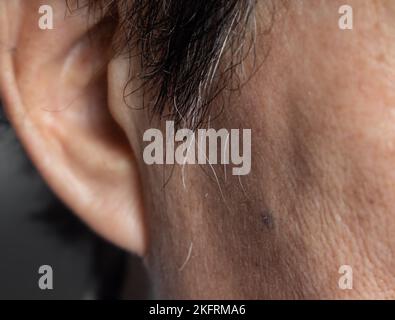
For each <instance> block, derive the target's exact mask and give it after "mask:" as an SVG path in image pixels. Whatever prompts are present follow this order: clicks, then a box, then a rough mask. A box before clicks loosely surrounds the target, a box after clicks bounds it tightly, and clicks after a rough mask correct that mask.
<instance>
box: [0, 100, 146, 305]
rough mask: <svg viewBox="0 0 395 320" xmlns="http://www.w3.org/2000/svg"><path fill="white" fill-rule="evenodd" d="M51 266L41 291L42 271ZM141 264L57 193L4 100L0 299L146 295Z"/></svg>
mask: <svg viewBox="0 0 395 320" xmlns="http://www.w3.org/2000/svg"><path fill="white" fill-rule="evenodd" d="M42 265H50V266H51V267H52V269H53V285H54V288H53V290H41V289H40V288H39V286H38V280H39V278H40V277H41V275H40V274H39V273H38V269H39V267H40V266H42ZM145 277H146V276H145V274H144V270H143V268H142V266H141V262H140V261H139V260H138V259H137V258H134V257H130V256H129V255H128V254H126V253H125V252H123V251H121V250H119V249H117V248H115V247H114V246H112V245H110V244H109V243H107V242H105V241H103V240H102V239H100V238H99V237H97V236H96V235H94V234H93V233H92V232H91V231H90V230H89V229H88V228H87V227H85V226H84V225H83V224H82V223H81V222H80V221H79V220H78V219H77V218H76V217H75V216H74V215H73V214H72V213H71V212H69V210H68V209H67V208H65V206H64V205H63V204H62V203H61V202H60V201H59V200H58V199H57V198H56V197H55V196H54V195H53V193H52V192H51V191H50V190H49V188H48V187H47V186H46V184H45V182H44V181H43V180H42V178H41V177H40V176H39V174H38V173H37V171H36V170H35V169H34V167H33V165H32V164H31V162H30V161H29V159H28V158H27V156H26V154H25V152H24V150H23V148H22V146H21V144H20V143H19V142H18V140H17V138H16V136H15V133H14V131H13V129H12V128H11V126H10V124H9V122H8V121H7V119H6V116H5V114H4V112H3V109H2V107H1V103H0V299H117V298H131V299H133V298H145V297H146V295H147V293H146V289H145V288H146V283H145V282H146V279H145Z"/></svg>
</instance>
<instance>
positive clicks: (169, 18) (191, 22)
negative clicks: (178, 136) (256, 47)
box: [78, 0, 257, 128]
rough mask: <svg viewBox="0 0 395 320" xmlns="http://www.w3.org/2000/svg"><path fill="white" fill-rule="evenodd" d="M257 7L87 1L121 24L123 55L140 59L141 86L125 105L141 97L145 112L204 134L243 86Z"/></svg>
mask: <svg viewBox="0 0 395 320" xmlns="http://www.w3.org/2000/svg"><path fill="white" fill-rule="evenodd" d="M256 1H257V0H86V3H85V4H86V5H88V6H89V8H90V10H91V11H93V12H98V11H99V12H101V14H102V15H105V16H107V17H110V18H112V19H116V24H117V31H116V32H115V36H114V45H115V48H116V53H117V54H119V55H126V56H127V57H129V58H130V59H138V60H137V61H138V63H139V72H138V75H137V77H138V78H139V80H140V81H139V83H141V86H139V87H138V88H137V89H136V88H131V83H132V82H133V79H132V78H131V79H130V81H129V82H128V84H127V85H126V88H125V92H124V95H125V101H126V100H127V99H126V98H127V96H128V95H130V94H133V93H135V92H136V91H137V90H142V92H143V97H144V99H143V100H144V106H142V107H148V108H150V110H152V114H153V115H158V116H160V117H161V118H164V117H165V118H167V119H168V118H171V119H172V120H174V121H175V123H176V125H177V126H188V127H192V128H197V127H198V126H199V125H201V123H202V121H204V119H206V118H207V115H208V113H209V106H211V105H213V102H214V100H218V99H217V98H219V97H220V96H223V95H222V93H223V92H224V91H231V90H232V89H233V88H235V87H236V88H237V87H238V86H239V85H240V79H239V77H238V75H237V70H236V69H237V66H239V65H241V63H242V62H243V60H244V58H245V57H246V56H247V54H248V53H249V52H250V51H251V48H252V46H253V38H254V35H253V31H254V28H253V24H254V8H255V6H256ZM78 2H79V1H78ZM215 105H216V108H219V109H221V107H223V105H222V104H221V103H216V104H215ZM219 111H220V110H216V111H215V113H216V114H218V113H219Z"/></svg>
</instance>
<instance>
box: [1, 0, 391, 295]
mask: <svg viewBox="0 0 395 320" xmlns="http://www.w3.org/2000/svg"><path fill="white" fill-rule="evenodd" d="M7 1H9V0H0V3H1V6H0V10H11V8H9V7H8V8H7V6H5V5H4V3H5V2H7ZM54 2H58V1H54ZM342 4H344V3H343V2H342V1H339V0H327V1H324V0H322V1H315V0H300V1H291V2H290V3H288V4H287V5H285V7H283V6H279V8H278V11H277V13H276V17H275V21H274V23H273V25H272V30H271V32H270V34H267V35H264V32H263V31H264V29H265V28H266V27H265V23H264V22H265V21H267V17H266V15H265V10H264V8H262V6H260V7H258V8H257V40H256V51H257V55H258V58H261V59H263V56H264V55H265V54H264V53H265V52H267V48H268V47H269V46H270V51H269V54H268V56H267V57H266V59H265V62H264V63H263V64H262V66H261V67H260V68H259V70H258V71H257V73H256V74H255V75H254V77H253V78H252V80H251V81H249V82H248V83H247V84H246V86H245V87H244V88H243V89H242V91H241V92H240V93H239V94H235V96H234V97H233V98H232V99H231V100H230V101H231V104H230V105H228V106H227V107H226V110H225V111H224V113H223V114H222V115H221V116H220V117H219V118H217V119H216V120H214V121H213V122H212V123H211V125H212V126H213V127H217V128H220V127H225V128H250V129H252V171H251V173H250V175H248V176H246V177H240V179H239V178H238V177H235V176H232V175H231V174H230V169H228V170H226V171H225V170H224V168H223V167H222V166H214V167H213V170H215V173H216V175H217V177H218V181H217V180H216V179H215V178H214V177H215V176H214V172H213V170H212V169H211V168H210V167H208V166H205V167H203V168H201V167H198V166H189V167H188V166H186V167H185V169H184V170H182V167H181V166H176V167H175V168H174V171H172V169H171V167H166V170H165V171H164V170H163V167H160V166H158V167H152V166H146V165H145V164H144V163H143V161H142V159H141V154H142V150H143V147H144V144H143V142H142V133H143V132H144V130H146V129H148V128H150V127H152V126H153V124H152V123H150V122H149V119H150V118H149V116H148V115H147V113H146V112H144V111H141V110H134V109H131V108H128V107H126V106H125V104H124V101H123V96H122V90H123V87H124V83H125V80H126V79H127V70H128V63H129V62H128V61H125V60H124V59H120V58H118V59H113V60H112V61H111V62H110V64H109V66H108V70H107V79H108V87H107V89H106V90H108V108H109V110H110V113H111V115H112V116H113V118H114V119H115V121H114V123H111V125H114V126H115V125H116V126H118V127H119V128H120V129H121V131H123V132H124V133H125V135H126V136H127V137H128V142H129V143H128V148H130V150H132V151H133V154H134V158H133V159H132V160H125V163H129V162H128V161H130V162H133V168H134V169H133V170H135V171H133V172H134V174H132V175H131V176H132V178H133V179H135V181H137V182H135V184H136V185H137V186H138V187H135V185H134V186H129V187H128V188H127V189H125V190H128V191H130V192H134V193H135V192H136V188H137V189H138V190H139V193H141V195H140V194H139V195H138V197H139V199H140V197H141V199H143V200H141V205H139V206H138V207H139V208H140V207H144V209H141V210H140V209H138V210H137V209H133V210H135V211H138V212H139V213H138V215H139V216H140V215H142V216H144V218H143V219H142V220H143V223H141V224H137V227H136V226H134V228H135V229H133V230H134V231H133V232H134V233H133V234H134V235H141V236H139V238H138V237H137V236H135V238H134V240H133V241H135V242H138V245H135V246H132V245H130V246H129V244H126V245H124V242H122V241H118V240H119V239H118V238H117V237H118V235H119V234H120V232H118V234H117V236H114V234H116V233H117V231H116V230H114V228H113V229H111V230H107V229H106V226H103V225H107V224H108V221H112V220H111V219H112V218H109V219H110V220H107V221H103V219H101V220H100V219H98V218H95V217H94V216H93V215H92V214H91V213H90V212H89V210H88V209H86V208H87V207H86V206H84V205H83V204H82V201H80V200H79V198H84V192H85V191H84V190H85V189H84V188H83V187H81V189H80V192H79V193H78V195H77V196H75V195H74V196H73V197H72V196H70V191H68V190H64V187H63V182H62V179H61V178H60V177H61V176H62V175H61V174H57V172H58V173H59V172H60V173H63V172H64V169H63V166H62V164H59V166H53V168H50V169H49V168H47V167H45V165H44V164H42V161H43V160H42V159H40V157H39V155H38V154H39V151H40V150H41V147H40V144H39V143H36V142H35V141H36V140H34V139H40V135H39V134H38V135H36V136H37V137H36V138H30V137H29V134H30V133H29V134H28V133H27V132H25V131H24V130H23V126H24V125H23V124H22V122H21V121H20V120H19V121H18V119H20V117H21V116H20V115H19V116H18V114H24V113H23V112H24V111H23V110H24V107H23V105H24V104H26V105H27V103H26V102H25V103H24V102H18V103H17V102H15V100H13V99H12V98H10V97H9V98H8V100H7V101H8V104H7V108H8V113H9V114H11V117H10V118H11V120H12V122H13V123H14V126H15V127H17V131H18V132H19V134H20V137H21V139H22V140H23V141H24V143H25V145H26V146H27V148H28V149H29V152H30V154H31V155H32V158H33V159H34V160H35V162H36V164H37V166H38V167H39V168H40V170H41V171H42V173H43V175H44V176H45V177H46V178H47V180H48V182H49V183H50V185H52V186H53V188H54V189H55V190H56V191H57V192H58V194H59V195H60V196H61V197H62V198H63V199H64V200H65V201H66V203H68V204H69V206H71V207H72V208H73V209H74V210H75V211H76V213H77V214H78V215H79V216H81V217H82V218H83V219H84V220H86V221H87V222H88V223H89V224H91V225H93V228H94V229H95V230H97V231H98V232H100V233H101V234H104V235H105V236H106V237H107V238H109V239H111V240H113V241H114V242H117V243H119V242H122V243H121V245H123V246H125V247H128V248H130V250H133V251H136V252H138V253H140V254H141V255H143V256H144V258H145V262H146V265H147V269H148V271H149V272H150V274H151V277H152V282H153V287H154V289H155V292H156V293H157V295H158V296H160V297H165V298H313V299H321V298H357V299H359V298H395V258H394V253H395V238H394V234H395V125H394V123H395V22H394V21H395V2H394V1H391V0H388V1H386V0H381V1H380V0H377V1H371V0H350V1H348V4H349V5H351V6H352V7H353V9H354V29H353V30H352V31H351V30H347V31H342V30H340V29H339V28H338V19H339V13H338V8H339V7H340V6H341V5H342ZM22 7H23V5H22ZM12 10H15V11H18V10H23V8H18V9H15V8H14V9H12ZM1 17H2V18H1V21H0V29H1V28H3V25H4V24H5V23H7V22H6V19H5V17H4V15H1ZM24 23H26V20H25V22H24ZM22 24H23V23H22ZM65 26H66V29H65V30H67V26H68V25H67V23H66V24H65ZM64 32H65V33H67V31H64ZM32 33H34V32H32ZM36 33H37V32H36ZM34 36H35V35H34V34H33V35H32V38H34ZM2 37H3V38H2V39H1V40H2V43H5V42H6V43H10V41H11V40H10V39H11V38H12V35H11V36H8V38H7V39H5V36H4V33H3V35H2ZM15 41H16V40H15ZM19 41H22V40H19ZM42 41H43V42H42V46H43V47H45V46H48V47H51V44H50V43H49V42H48V43H47V42H45V41H44V40H42ZM53 41H55V40H53ZM27 47H28V44H26V48H27ZM43 47H41V49H42V48H43ZM21 48H22V49H21V51H23V46H21ZM59 50H60V49H59ZM29 52H30V53H29V54H30V55H32V56H34V55H35V54H37V55H38V54H39V53H38V52H39V51H38V50H37V52H36V51H34V50H33V51H29ZM1 55H2V57H1V60H0V62H1V66H2V68H1V69H0V70H1V71H0V73H1V72H4V70H9V68H10V64H9V63H7V61H9V60H7V59H8V58H7V59H6V58H5V56H7V55H8V57H9V56H11V57H13V58H12V59H13V61H14V63H15V64H16V66H17V67H16V68H17V70H18V72H16V73H15V74H16V76H15V78H16V79H17V81H16V82H17V83H18V79H19V87H18V86H17V85H15V84H14V85H13V84H12V83H11V84H10V81H7V79H5V78H6V77H4V76H3V77H2V82H1V88H2V92H3V94H4V95H7V94H5V93H4V92H9V90H10V88H14V87H18V88H19V89H18V90H19V92H20V95H21V96H22V97H24V99H25V100H24V101H28V100H29V101H31V103H30V104H29V105H34V104H35V103H34V101H35V100H36V101H37V100H40V98H37V97H38V95H39V94H40V90H41V89H39V88H37V83H35V82H34V81H32V79H34V77H35V74H34V72H33V71H31V70H26V69H28V68H24V67H23V66H24V64H26V63H27V62H26V60H24V59H23V52H18V53H9V52H8V51H2V52H1ZM35 60H38V58H37V59H35V58H33V59H31V60H30V67H29V68H32V69H33V70H35V69H34V63H35ZM132 63H133V62H132ZM136 63H137V62H136ZM245 63H246V66H247V67H246V68H247V69H249V67H248V66H251V63H249V60H248V61H246V62H245ZM55 66H56V64H54V65H50V66H48V67H47V69H51V68H55ZM29 72H30V73H29ZM76 72H77V71H76ZM77 74H78V73H77ZM46 77H49V78H51V77H52V78H51V79H53V73H51V72H50V71H48V72H43V74H42V79H44V80H43V83H46V80H45V79H46ZM20 79H23V81H22V80H20ZM29 80H30V81H29ZM48 82H50V81H49V80H48ZM20 83H23V85H21V84H20ZM60 88H63V87H62V86H61V87H60ZM7 90H8V91H7ZM65 90H66V89H65ZM32 92H34V93H32ZM42 97H45V96H44V95H43V96H42ZM42 97H41V98H42ZM63 98H64V99H66V96H63ZM63 98H62V99H63ZM42 99H44V98H42ZM129 99H130V101H129V102H130V103H131V104H136V105H138V104H139V103H140V102H141V97H140V96H138V95H135V96H131V97H129ZM83 106H84V103H83V102H81V107H83ZM213 107H215V106H213ZM13 110H14V111H13ZM15 110H18V112H16V111H15ZM67 112H70V114H73V113H72V111H66V113H67ZM33 113H34V114H35V115H36V116H34V117H32V118H34V119H39V118H40V117H41V116H40V115H41V114H42V113H43V111H42V110H41V111H40V110H39V111H36V112H33ZM60 117H62V116H61V115H59V114H58V113H57V114H56V115H52V116H51V117H50V119H47V120H46V121H42V120H37V121H38V122H39V123H40V125H42V126H48V123H52V126H51V125H49V127H50V128H53V123H55V122H53V121H52V120H54V119H55V120H56V121H57V122H56V123H57V125H59V126H63V125H64V126H65V128H69V127H67V126H70V122H72V121H73V120H70V119H74V118H73V117H67V119H68V120H67V121H63V120H62V119H63V118H62V119H59V118H60ZM34 119H33V120H31V121H32V122H33V123H34V121H36V120H34ZM55 120H54V121H55ZM87 122H88V120H86V119H85V120H84V121H82V122H77V124H76V123H73V128H78V126H79V125H86V123H87ZM106 123H107V122H106ZM40 125H38V127H40ZM159 125H161V124H160V123H158V122H156V123H155V126H159ZM21 127H22V128H21ZM18 128H19V130H18ZM46 128H47V127H46ZM68 132H69V131H67V130H65V129H64V130H63V131H62V134H59V136H61V138H62V139H67V135H68ZM82 132H83V133H82V134H84V132H85V131H82ZM88 133H89V132H88ZM88 133H87V134H88ZM55 136H56V135H55ZM64 136H66V138H65V137H64ZM74 140H75V139H74ZM112 142H113V141H112V140H109V141H108V143H107V145H109V146H111V145H112ZM73 143H76V144H77V145H78V143H79V142H77V141H73ZM65 145H68V144H65ZM35 146H36V147H35ZM64 148H65V149H66V150H68V149H67V148H68V147H64ZM81 148H84V146H83V145H82V146H81ZM47 149H48V150H50V151H51V150H52V149H51V147H48V148H46V150H47ZM81 150H82V149H81ZM71 154H72V153H71ZM120 154H123V152H120ZM58 157H62V156H61V155H58V156H54V159H55V160H56V161H57V163H58V162H60V163H62V162H61V161H58ZM59 159H60V158H59ZM73 159H74V157H72V156H70V158H69V159H68V163H70V161H74V160H73ZM105 159H107V158H105ZM125 159H128V158H127V157H126V156H125ZM105 161H107V160H105ZM108 161H109V163H111V161H112V158H111V157H109V158H108ZM71 163H73V164H74V163H77V161H76V162H71ZM72 166H73V165H72ZM75 166H77V164H76V165H75ZM125 167H127V166H126V165H125ZM84 168H85V167H84ZM85 169H86V168H85ZM62 170H63V171H62ZM125 170H126V169H125ZM75 171H76V172H77V171H78V170H75ZM127 172H128V171H127ZM136 172H137V173H136ZM170 174H172V177H171V179H170V180H169V181H168V183H167V185H166V188H165V189H164V188H163V185H164V183H165V182H166V180H167V177H168V176H169V175H170ZM96 175H97V176H100V172H99V173H96ZM136 176H138V177H139V178H136ZM128 177H129V176H128ZM225 177H226V178H225ZM76 179H77V181H82V182H81V185H84V184H86V185H87V186H89V183H88V182H86V181H85V180H84V179H85V176H84V177H81V176H79V175H78V174H76ZM119 179H121V178H119ZM86 180H90V179H86ZM73 181H74V180H73ZM98 181H99V182H96V183H95V188H97V189H98V190H99V191H98V193H99V194H101V193H100V192H102V190H106V192H104V193H105V196H104V197H102V198H101V199H102V202H101V203H100V204H98V206H97V208H96V209H97V210H100V208H101V207H103V206H105V205H106V199H107V198H109V200H108V201H109V202H111V201H112V202H114V199H115V198H114V197H115V196H114V197H113V198H111V191H109V192H107V190H111V189H105V187H104V183H107V180H106V179H102V180H100V179H99V180H98ZM101 183H102V184H103V186H102V185H101ZM117 183H118V182H117ZM116 185H119V184H116ZM119 192H122V191H120V190H118V195H119ZM104 193H103V194H104ZM119 198H121V197H120V196H119V197H118V196H117V197H116V199H119ZM117 201H118V200H117ZM119 201H121V200H119ZM136 201H137V200H136ZM80 202H81V203H80ZM125 210H126V209H125ZM128 210H129V209H128ZM128 210H126V215H127V214H129V212H132V211H133V210H132V209H130V210H129V211H128ZM135 211H133V212H135ZM133 219H134V218H133ZM97 220H99V221H97ZM137 220H138V219H137V218H136V221H137ZM138 221H140V220H138ZM120 225H121V224H120ZM114 237H115V238H117V239H115V240H114V239H113V238H114ZM141 239H144V240H141ZM342 265H349V266H351V267H352V268H353V289H352V290H341V289H339V286H338V281H339V278H340V276H341V275H340V274H339V273H338V271H339V268H340V266H342Z"/></svg>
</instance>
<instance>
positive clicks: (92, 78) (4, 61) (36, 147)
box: [0, 1, 146, 255]
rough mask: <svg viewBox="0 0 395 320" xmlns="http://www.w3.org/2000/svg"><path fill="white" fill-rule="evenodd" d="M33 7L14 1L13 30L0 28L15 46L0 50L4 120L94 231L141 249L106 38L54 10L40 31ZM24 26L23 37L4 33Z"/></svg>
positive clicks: (134, 183) (140, 213) (139, 211)
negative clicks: (113, 106) (110, 93)
mask: <svg viewBox="0 0 395 320" xmlns="http://www.w3.org/2000/svg"><path fill="white" fill-rule="evenodd" d="M32 2H37V3H38V1H29V3H32ZM36 9H37V8H36V7H35V6H34V5H29V6H26V7H25V6H24V5H21V6H20V8H19V10H20V12H18V14H20V15H23V16H24V19H23V20H21V21H22V23H21V24H20V25H19V28H20V30H19V32H13V33H10V32H8V33H7V34H5V33H3V32H2V33H0V37H1V39H0V40H1V42H2V43H3V44H4V43H15V45H14V44H13V46H14V47H15V50H13V51H10V50H2V51H1V52H0V67H1V69H2V73H1V79H0V88H1V93H2V98H3V100H4V102H5V106H6V111H7V114H8V116H9V118H10V121H11V123H12V125H13V127H14V128H15V130H16V131H17V133H18V136H19V138H20V140H21V141H22V143H23V144H24V146H25V148H26V150H27V151H28V153H29V154H30V156H31V158H32V160H33V161H34V163H35V164H36V166H37V168H38V169H39V170H40V172H41V173H42V175H43V176H44V178H45V179H46V180H47V182H48V183H49V185H50V186H51V187H52V189H54V191H55V192H56V193H57V194H58V196H59V197H60V198H61V199H62V200H63V201H64V202H65V203H66V204H67V205H68V206H69V207H70V208H71V209H72V210H73V211H74V212H75V213H76V214H77V215H78V216H80V217H81V219H82V220H84V221H85V222H87V223H88V224H89V225H90V226H91V227H92V228H93V229H94V230H95V231H96V232H98V233H99V234H101V235H102V236H104V237H105V238H107V239H108V240H110V241H112V242H114V243H116V244H117V245H119V246H121V247H123V248H126V249H128V250H130V251H133V252H135V253H137V254H140V255H143V254H144V251H145V247H146V231H145V224H144V208H143V201H142V195H141V187H140V179H139V173H138V169H137V164H136V160H135V157H134V152H133V149H132V147H131V146H130V144H129V142H128V140H127V139H126V135H125V133H124V132H123V130H122V128H121V127H119V126H118V125H117V123H116V122H115V121H114V119H113V118H112V116H111V113H110V112H109V108H108V104H107V66H108V56H107V55H106V48H107V47H108V39H107V41H103V38H101V37H92V34H88V32H89V31H92V28H94V26H90V27H89V26H88V24H87V17H86V16H84V15H81V16H80V17H78V16H74V17H73V18H72V19H70V20H68V19H67V18H66V19H64V14H63V15H60V14H58V15H57V16H58V17H59V18H58V20H59V21H56V20H55V26H57V27H55V28H54V29H53V30H50V31H44V30H40V29H39V28H38V27H37V21H38V19H39V14H38V12H37V11H36ZM57 10H61V8H57ZM63 10H64V12H65V10H67V8H66V7H65V4H64V7H63ZM14 13H15V12H14ZM3 17H4V15H2V18H1V20H0V28H3V27H4V26H3V24H4V23H6V21H3ZM60 17H62V18H60ZM35 19H37V20H35ZM55 19H56V17H55ZM78 19H81V20H78ZM31 24H33V25H31ZM28 29H31V30H32V31H31V32H30V33H29V37H26V36H19V37H16V38H12V37H11V36H10V35H11V34H14V33H15V34H22V30H28ZM47 33H48V35H47ZM23 34H25V32H23ZM37 43H39V45H37ZM120 90H122V88H120Z"/></svg>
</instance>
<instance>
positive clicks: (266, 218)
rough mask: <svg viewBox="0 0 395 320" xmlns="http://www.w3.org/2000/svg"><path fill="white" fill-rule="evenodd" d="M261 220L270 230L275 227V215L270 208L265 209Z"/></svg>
mask: <svg viewBox="0 0 395 320" xmlns="http://www.w3.org/2000/svg"><path fill="white" fill-rule="evenodd" d="M261 221H262V224H263V226H264V227H265V228H266V229H268V230H273V229H274V217H273V214H272V212H271V211H270V210H264V211H263V213H262V214H261Z"/></svg>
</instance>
